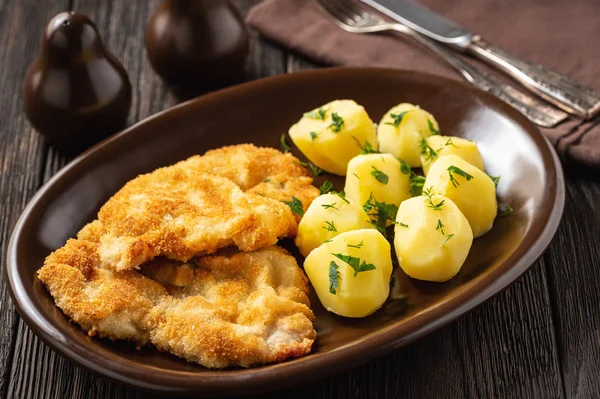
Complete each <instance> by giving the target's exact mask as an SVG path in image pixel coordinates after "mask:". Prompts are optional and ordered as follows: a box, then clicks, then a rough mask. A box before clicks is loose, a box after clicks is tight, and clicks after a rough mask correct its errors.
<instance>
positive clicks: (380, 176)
mask: <svg viewBox="0 0 600 399" xmlns="http://www.w3.org/2000/svg"><path fill="white" fill-rule="evenodd" d="M371 168H373V171H372V172H371V176H373V177H374V178H375V179H376V180H377V181H378V182H379V183H383V184H388V181H389V180H390V177H389V176H388V175H386V174H385V173H383V172H382V171H380V170H379V169H377V168H376V167H375V166H373V165H371Z"/></svg>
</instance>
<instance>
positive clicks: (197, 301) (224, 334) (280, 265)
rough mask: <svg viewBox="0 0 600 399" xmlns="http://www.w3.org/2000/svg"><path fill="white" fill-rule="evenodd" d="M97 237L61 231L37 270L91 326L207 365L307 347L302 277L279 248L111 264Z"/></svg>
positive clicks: (309, 318)
mask: <svg viewBox="0 0 600 399" xmlns="http://www.w3.org/2000/svg"><path fill="white" fill-rule="evenodd" d="M96 226H97V224H96ZM98 246H99V244H97V243H94V242H92V241H85V240H81V239H79V240H69V241H68V242H67V244H66V245H65V246H64V247H63V248H61V249H59V250H57V251H56V252H54V253H52V254H51V255H50V256H48V258H47V259H46V261H45V263H44V266H43V267H42V268H41V269H40V270H39V271H38V277H39V279H40V280H41V281H42V282H43V283H44V284H45V285H46V287H47V288H48V290H49V291H50V293H51V295H52V296H53V297H54V299H55V302H56V305H57V306H58V307H60V308H61V309H62V311H63V312H64V313H65V314H66V315H67V316H69V317H70V318H71V319H72V320H74V321H75V322H77V323H78V324H80V325H81V327H82V328H83V329H84V330H85V331H87V332H88V334H89V335H91V336H93V335H98V336H100V337H108V338H110V339H111V340H116V339H126V340H131V341H135V342H136V343H138V344H139V345H144V344H146V343H152V344H154V345H155V346H156V347H157V348H159V349H161V350H164V351H168V352H171V353H174V354H175V355H177V356H180V357H182V358H185V359H187V360H188V361H191V362H196V363H200V364H202V365H204V366H206V367H211V368H223V367H235V366H242V367H250V366H252V365H256V364H262V363H270V362H277V361H282V360H285V359H287V358H290V357H296V356H302V355H305V354H306V353H308V352H309V351H310V349H311V347H312V344H313V342H314V340H315V338H316V332H315V330H314V327H313V320H314V316H313V313H312V311H311V310H310V308H309V300H308V296H307V294H308V283H307V278H306V276H305V275H304V273H303V272H302V270H301V269H300V268H299V267H298V265H297V264H296V261H295V259H294V258H293V257H292V256H290V255H289V254H287V253H286V252H285V251H284V250H282V249H281V248H278V247H271V248H267V249H263V250H260V251H256V252H249V253H236V254H222V255H214V256H207V257H204V258H194V259H193V260H192V261H190V262H188V263H185V264H182V263H180V262H175V261H171V260H167V259H165V258H157V259H155V260H154V261H152V262H151V263H149V264H147V265H144V266H143V267H142V268H141V270H140V271H137V270H124V271H119V272H116V271H112V270H108V269H105V268H103V267H102V266H101V265H100V258H99V256H98V252H97V250H98ZM144 274H146V275H147V276H150V277H152V278H149V277H146V276H144ZM159 283H160V284H159ZM161 284H164V285H165V287H166V288H165V287H163V285H161Z"/></svg>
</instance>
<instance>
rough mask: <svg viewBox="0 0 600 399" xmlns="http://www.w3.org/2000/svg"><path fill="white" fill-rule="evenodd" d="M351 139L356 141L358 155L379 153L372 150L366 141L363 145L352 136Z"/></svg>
mask: <svg viewBox="0 0 600 399" xmlns="http://www.w3.org/2000/svg"><path fill="white" fill-rule="evenodd" d="M352 138H353V139H354V141H356V145H357V146H358V148H360V154H361V155H363V154H377V153H378V152H379V151H377V150H376V149H375V148H373V146H372V145H371V143H369V142H368V141H365V143H364V144H361V143H360V141H359V140H358V139H357V138H356V137H354V136H352Z"/></svg>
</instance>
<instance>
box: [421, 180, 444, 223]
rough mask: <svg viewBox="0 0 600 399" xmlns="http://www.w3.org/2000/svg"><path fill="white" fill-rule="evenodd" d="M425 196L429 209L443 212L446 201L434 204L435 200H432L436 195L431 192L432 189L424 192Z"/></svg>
mask: <svg viewBox="0 0 600 399" xmlns="http://www.w3.org/2000/svg"><path fill="white" fill-rule="evenodd" d="M423 194H425V196H426V197H427V199H426V200H425V201H426V202H427V206H428V207H429V208H431V209H433V210H434V211H441V210H442V206H444V203H445V202H446V200H441V201H440V202H439V203H437V204H434V203H433V200H432V197H433V194H434V193H433V192H432V191H431V187H429V188H428V189H427V190H425V191H424V192H423ZM442 227H443V226H442ZM436 230H437V229H436Z"/></svg>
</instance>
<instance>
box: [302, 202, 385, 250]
mask: <svg viewBox="0 0 600 399" xmlns="http://www.w3.org/2000/svg"><path fill="white" fill-rule="evenodd" d="M372 228H374V227H373V226H372V225H371V224H370V223H369V217H368V216H367V214H366V213H365V211H364V210H363V208H362V207H361V206H360V205H358V204H356V203H354V202H352V201H347V200H344V199H343V198H341V197H340V196H338V195H335V194H323V195H321V196H319V197H317V198H315V200H314V201H313V202H312V203H311V204H310V206H309V207H308V209H307V210H306V212H305V213H304V216H303V217H302V220H301V221H300V224H299V225H298V234H297V235H296V246H297V247H298V249H299V250H300V253H301V254H302V255H303V256H308V254H309V253H310V252H311V251H312V250H313V249H315V248H317V247H318V246H319V245H321V244H322V243H323V242H324V241H327V240H330V239H332V238H333V237H335V236H337V235H339V234H341V233H344V232H346V231H350V230H359V229H372Z"/></svg>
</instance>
